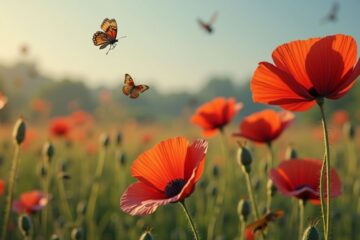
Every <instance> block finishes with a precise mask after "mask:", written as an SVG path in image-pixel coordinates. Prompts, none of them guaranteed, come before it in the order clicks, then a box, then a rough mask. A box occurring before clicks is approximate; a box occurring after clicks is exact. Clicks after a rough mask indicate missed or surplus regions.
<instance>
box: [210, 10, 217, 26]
mask: <svg viewBox="0 0 360 240" xmlns="http://www.w3.org/2000/svg"><path fill="white" fill-rule="evenodd" d="M217 17H218V13H217V12H214V14H213V15H212V16H211V18H210V21H209V25H213V24H214V23H215V21H216V19H217Z"/></svg>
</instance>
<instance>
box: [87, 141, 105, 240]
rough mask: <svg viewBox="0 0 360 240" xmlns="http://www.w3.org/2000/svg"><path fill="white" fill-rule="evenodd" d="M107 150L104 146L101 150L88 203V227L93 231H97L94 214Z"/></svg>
mask: <svg viewBox="0 0 360 240" xmlns="http://www.w3.org/2000/svg"><path fill="white" fill-rule="evenodd" d="M106 151H107V149H106V148H102V151H101V152H100V155H99V161H98V165H97V167H96V172H95V183H94V184H93V185H92V188H91V193H90V197H89V201H88V203H89V204H88V211H87V216H86V218H87V223H88V229H89V230H90V231H92V232H93V233H95V229H94V228H95V224H94V214H95V207H96V199H97V196H98V194H99V190H100V178H101V176H102V173H103V170H104V165H105V159H106ZM90 236H92V237H94V234H90Z"/></svg>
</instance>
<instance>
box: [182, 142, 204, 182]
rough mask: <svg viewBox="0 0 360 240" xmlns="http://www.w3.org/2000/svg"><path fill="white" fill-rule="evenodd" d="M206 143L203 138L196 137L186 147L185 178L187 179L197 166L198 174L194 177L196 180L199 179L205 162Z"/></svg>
mask: <svg viewBox="0 0 360 240" xmlns="http://www.w3.org/2000/svg"><path fill="white" fill-rule="evenodd" d="M207 148H208V143H207V142H206V141H205V140H203V139H198V140H196V141H194V142H193V143H192V144H191V145H190V146H189V147H188V149H187V153H186V159H185V173H184V176H185V179H189V178H190V177H191V175H192V173H193V171H194V169H195V168H196V167H197V166H199V168H198V174H197V175H198V176H197V177H196V180H195V181H196V182H197V181H198V180H199V178H200V176H201V174H202V171H203V168H204V163H205V161H204V160H205V155H206V152H207Z"/></svg>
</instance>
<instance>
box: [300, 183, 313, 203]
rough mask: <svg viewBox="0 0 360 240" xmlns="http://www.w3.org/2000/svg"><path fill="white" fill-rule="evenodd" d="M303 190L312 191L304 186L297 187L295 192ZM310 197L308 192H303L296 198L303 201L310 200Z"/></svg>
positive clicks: (307, 186)
mask: <svg viewBox="0 0 360 240" xmlns="http://www.w3.org/2000/svg"><path fill="white" fill-rule="evenodd" d="M304 188H310V189H312V187H311V186H309V185H306V184H304V185H300V186H298V187H297V188H296V190H303V189H304ZM311 195H312V193H311V192H310V191H309V190H305V191H303V192H301V193H300V194H298V195H297V197H298V198H300V199H303V200H307V199H309V198H311Z"/></svg>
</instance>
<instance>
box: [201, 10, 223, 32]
mask: <svg viewBox="0 0 360 240" xmlns="http://www.w3.org/2000/svg"><path fill="white" fill-rule="evenodd" d="M217 16H218V13H217V12H215V13H214V14H213V15H212V16H211V19H210V21H208V22H205V21H203V20H201V19H198V20H197V21H198V23H199V25H200V27H201V28H202V29H204V30H205V31H206V32H207V33H209V34H210V33H212V32H213V31H214V28H213V24H214V23H215V21H216V19H217Z"/></svg>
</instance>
